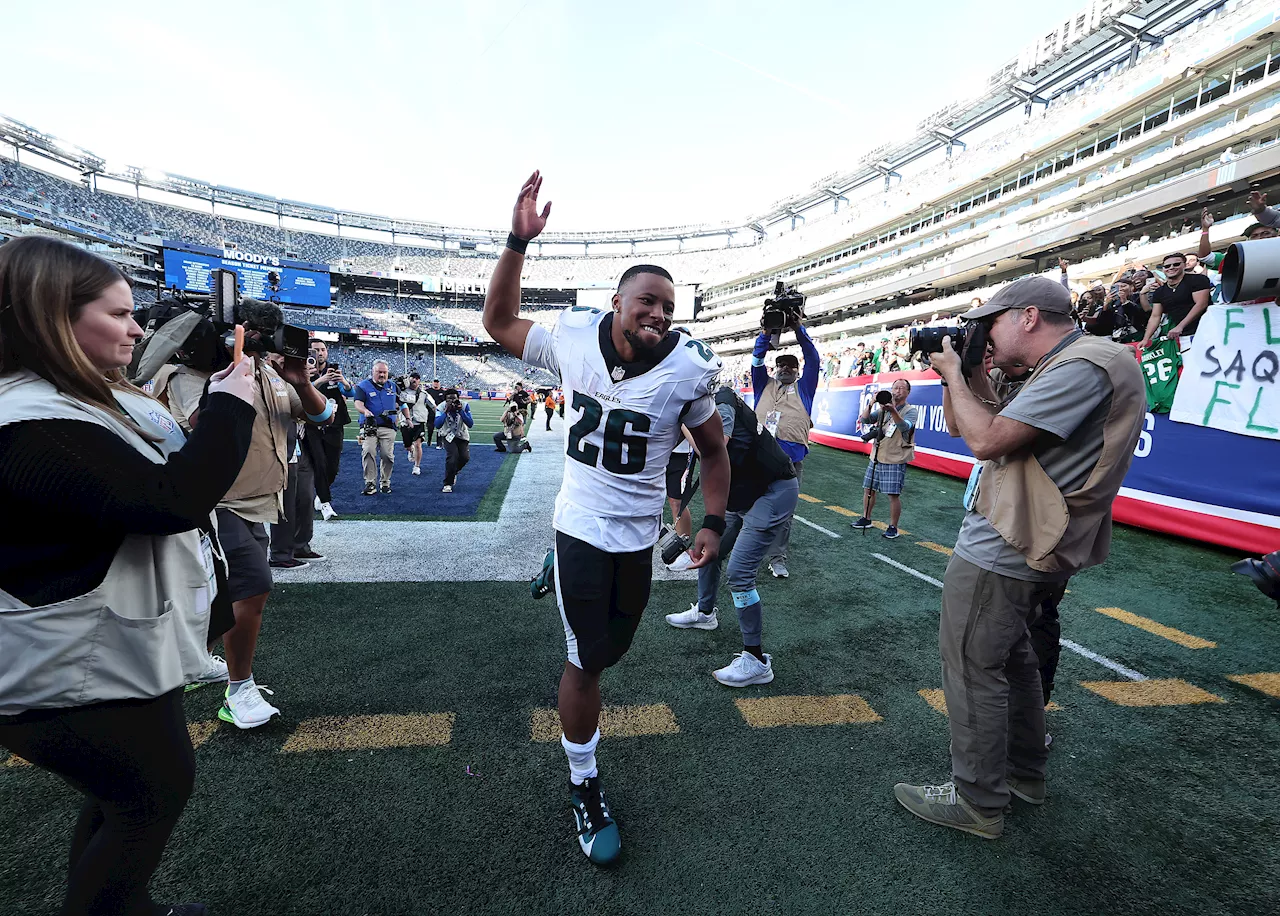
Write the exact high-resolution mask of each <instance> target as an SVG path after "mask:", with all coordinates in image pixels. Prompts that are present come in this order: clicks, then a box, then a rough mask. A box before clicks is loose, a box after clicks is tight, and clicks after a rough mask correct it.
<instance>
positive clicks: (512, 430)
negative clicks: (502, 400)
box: [493, 400, 533, 452]
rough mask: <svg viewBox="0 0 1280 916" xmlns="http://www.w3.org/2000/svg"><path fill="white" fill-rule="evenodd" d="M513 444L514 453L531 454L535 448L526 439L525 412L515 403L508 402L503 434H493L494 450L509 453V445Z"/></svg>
mask: <svg viewBox="0 0 1280 916" xmlns="http://www.w3.org/2000/svg"><path fill="white" fill-rule="evenodd" d="M508 442H510V443H511V449H510V450H511V451H513V452H531V451H533V446H532V445H530V444H529V440H528V439H526V438H525V437H524V412H523V411H522V410H521V409H520V405H519V404H517V403H516V402H515V401H512V400H508V401H507V404H506V410H504V411H503V412H502V432H500V433H494V434H493V445H494V450H495V451H499V452H505V451H507V443H508Z"/></svg>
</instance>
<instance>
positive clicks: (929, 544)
mask: <svg viewBox="0 0 1280 916" xmlns="http://www.w3.org/2000/svg"><path fill="white" fill-rule="evenodd" d="M916 546H917V547H923V548H924V549H925V550H932V551H933V552H934V553H940V554H942V555H943V556H944V557H949V556H951V554H953V553H954V552H955V551H953V550H952V549H951V548H950V547H943V546H942V545H941V544H935V543H933V541H916Z"/></svg>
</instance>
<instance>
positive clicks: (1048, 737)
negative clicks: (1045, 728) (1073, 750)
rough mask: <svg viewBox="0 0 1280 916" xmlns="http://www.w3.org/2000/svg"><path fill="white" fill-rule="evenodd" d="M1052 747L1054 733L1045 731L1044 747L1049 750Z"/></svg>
mask: <svg viewBox="0 0 1280 916" xmlns="http://www.w3.org/2000/svg"><path fill="white" fill-rule="evenodd" d="M1051 747H1053V735H1051V734H1049V733H1048V732H1045V733H1044V749H1045V750H1046V751H1047V750H1048V749H1049V748H1051Z"/></svg>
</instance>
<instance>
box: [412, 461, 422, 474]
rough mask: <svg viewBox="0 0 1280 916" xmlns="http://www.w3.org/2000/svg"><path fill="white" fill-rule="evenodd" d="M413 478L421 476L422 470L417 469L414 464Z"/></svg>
mask: <svg viewBox="0 0 1280 916" xmlns="http://www.w3.org/2000/svg"><path fill="white" fill-rule="evenodd" d="M413 476H414V477H421V476H422V468H420V467H418V466H417V465H416V464H415V465H414V466H413Z"/></svg>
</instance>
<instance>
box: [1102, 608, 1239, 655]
mask: <svg viewBox="0 0 1280 916" xmlns="http://www.w3.org/2000/svg"><path fill="white" fill-rule="evenodd" d="M1096 610H1097V612H1098V613H1099V614H1104V615H1106V616H1107V617H1110V618H1111V619H1112V620H1118V621H1120V622H1121V623H1127V624H1129V626H1131V627H1137V628H1138V629H1139V630H1146V631H1147V632H1148V633H1151V634H1154V635H1155V636H1159V637H1161V638H1163V639H1167V640H1169V641H1170V642H1176V643H1177V644H1178V645H1180V646H1185V647H1186V648H1188V649H1216V648H1217V647H1218V644H1217V643H1216V642H1210V641H1209V640H1207V639H1201V638H1200V637H1199V636H1192V635H1191V634H1190V633H1184V632H1182V631H1181V630H1175V629H1174V628H1173V627H1166V626H1165V625H1164V624H1162V623H1156V622H1155V621H1154V620H1150V619H1148V618H1146V617H1140V616H1139V615H1137V614H1133V613H1130V612H1129V611H1126V610H1125V609H1124V608H1118V607H1100V608H1096Z"/></svg>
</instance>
